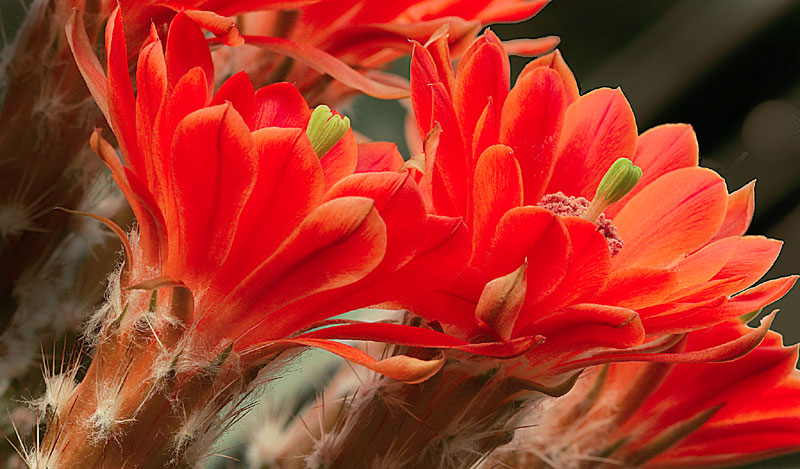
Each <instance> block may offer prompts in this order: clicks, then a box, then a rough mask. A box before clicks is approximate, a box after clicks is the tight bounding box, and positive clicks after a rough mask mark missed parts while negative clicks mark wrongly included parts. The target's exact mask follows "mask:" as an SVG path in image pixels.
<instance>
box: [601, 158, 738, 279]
mask: <svg viewBox="0 0 800 469" xmlns="http://www.w3.org/2000/svg"><path fill="white" fill-rule="evenodd" d="M727 194H728V193H727V191H726V190H725V181H724V180H723V179H722V178H721V177H719V175H718V174H717V173H715V172H713V171H711V170H709V169H705V168H683V169H678V170H676V171H672V172H670V173H667V174H665V175H663V176H661V177H660V178H658V179H656V180H655V181H653V182H652V183H650V184H649V185H647V187H645V188H644V189H643V190H642V191H641V192H639V193H638V194H637V195H636V196H635V197H634V198H633V199H631V200H630V201H629V202H628V203H627V204H626V205H625V207H624V208H623V209H622V211H620V213H619V215H617V216H616V218H614V225H615V226H616V227H617V229H618V231H619V235H620V237H621V238H622V240H623V241H624V242H625V246H624V247H623V248H622V251H621V252H620V253H619V254H618V255H617V256H615V257H614V265H615V266H618V267H623V266H626V267H627V266H636V265H640V266H645V265H647V266H651V267H664V266H667V265H670V264H671V263H672V262H674V261H675V259H677V258H679V257H680V256H683V255H684V254H686V253H688V252H691V251H693V250H695V249H697V248H698V247H700V246H702V245H703V244H705V243H706V242H708V240H709V239H711V237H712V236H713V235H714V233H716V232H717V229H718V228H719V226H720V224H721V223H722V218H723V217H724V216H725V203H726V199H727Z"/></svg>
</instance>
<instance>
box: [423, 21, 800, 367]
mask: <svg viewBox="0 0 800 469" xmlns="http://www.w3.org/2000/svg"><path fill="white" fill-rule="evenodd" d="M443 40H444V39H443V38H441V37H439V38H434V39H433V40H432V41H431V42H430V43H428V45H427V46H422V45H420V44H416V45H415V48H414V55H413V59H412V65H411V90H412V100H413V105H414V117H415V119H416V124H417V127H418V130H419V133H420V135H423V136H425V135H427V136H428V140H429V142H430V141H431V140H433V137H438V141H437V142H436V143H437V145H436V146H435V149H433V148H434V145H432V144H430V143H429V145H428V146H429V148H426V157H427V162H426V164H427V166H428V168H427V171H426V173H425V176H424V180H423V190H424V191H425V192H426V193H427V194H428V206H429V209H430V210H431V211H432V212H433V213H436V214H439V215H447V216H460V217H464V219H465V221H466V223H467V226H468V229H469V232H470V235H471V238H472V255H471V259H470V261H469V267H468V268H467V270H466V271H465V272H464V273H463V274H462V275H461V277H460V278H459V279H458V280H457V281H456V282H455V284H454V285H453V286H451V287H450V288H448V289H446V290H442V291H439V292H437V293H436V294H434V295H428V296H426V297H424V298H422V300H423V303H420V302H419V301H420V299H419V298H417V299H414V301H415V302H416V304H415V306H416V309H415V312H417V313H418V314H420V315H423V316H424V317H426V318H428V319H431V320H436V321H439V322H441V323H442V324H443V325H445V329H446V330H448V331H450V332H452V333H454V334H457V335H459V336H460V337H464V338H472V339H473V340H481V341H485V340H503V341H505V340H509V339H510V338H518V337H523V336H532V335H541V336H544V337H545V339H546V341H545V343H544V344H542V345H541V346H539V347H538V348H536V349H535V350H534V351H533V352H532V353H531V355H529V359H530V362H531V363H530V364H531V367H532V368H533V370H529V373H530V374H529V376H536V375H547V374H550V373H552V372H555V373H556V374H558V373H560V372H564V371H568V370H571V369H577V368H582V367H584V366H586V365H589V364H597V363H603V362H607V361H613V360H620V359H621V360H631V359H646V360H662V359H668V360H681V359H689V357H688V356H684V357H683V358H681V354H679V353H674V354H670V355H669V356H667V355H665V354H653V351H654V350H653V349H654V348H664V346H665V344H668V343H669V337H671V336H674V335H676V334H683V333H686V332H688V331H692V330H697V329H701V328H705V327H709V326H712V325H714V324H717V323H719V322H722V321H725V320H728V319H731V318H734V317H736V316H739V315H742V314H745V313H749V312H751V311H758V310H760V309H761V308H763V307H764V306H766V305H768V304H769V303H771V302H773V301H775V300H776V299H778V298H780V297H781V296H782V295H783V294H785V293H786V291H788V289H789V288H791V286H792V285H793V284H794V282H795V280H796V277H788V278H784V279H779V280H773V281H769V282H765V283H763V284H761V285H759V286H757V287H755V288H751V289H746V288H747V287H749V286H750V285H752V284H753V283H754V282H755V281H756V280H758V279H759V278H760V277H761V276H762V275H763V274H764V273H765V272H766V271H767V270H768V269H769V267H770V266H771V265H772V263H773V262H774V260H775V258H776V257H777V255H778V252H779V250H780V244H781V243H780V242H778V241H775V240H769V239H766V238H763V237H758V236H742V235H743V234H744V232H745V230H746V228H747V226H748V224H749V221H750V218H751V216H752V210H753V185H752V184H750V185H748V186H746V187H744V188H743V189H741V190H739V191H737V192H734V193H733V194H730V195H729V194H728V192H727V191H726V187H725V181H724V180H723V179H722V178H721V177H719V176H718V175H717V174H716V173H714V172H713V171H711V170H708V169H705V168H699V167H697V162H698V156H697V143H696V140H695V137H694V133H693V131H692V129H691V127H689V126H687V125H665V126H660V127H656V128H654V129H651V130H649V131H647V132H645V133H643V134H642V135H640V136H638V135H637V129H636V122H635V120H634V116H633V113H632V111H631V108H630V106H629V105H628V103H627V101H626V100H625V97H624V96H623V95H622V92H621V91H620V90H612V89H607V88H601V89H598V90H594V91H592V92H590V93H587V94H585V95H582V96H581V95H579V93H578V89H577V86H576V82H575V79H574V77H573V76H572V73H571V72H570V70H569V68H568V67H567V65H566V64H565V63H564V61H563V60H562V59H561V55H560V54H559V53H558V52H554V53H552V54H550V55H548V56H545V57H542V58H540V59H537V60H535V61H533V62H532V63H531V64H529V65H528V66H527V67H526V68H525V69H524V70H523V71H522V73H521V74H520V76H519V78H518V80H517V83H516V85H515V86H514V88H513V89H509V63H508V57H507V54H506V52H505V51H504V50H503V45H502V44H501V43H500V41H499V40H498V39H497V38H496V36H495V35H494V34H492V33H491V32H487V33H486V34H484V35H483V36H482V37H481V38H479V39H478V40H476V41H475V42H474V43H473V44H472V45H471V46H470V48H469V50H467V52H466V53H465V54H464V56H463V57H462V59H461V62H460V64H459V67H458V71H457V73H454V72H453V70H452V69H451V68H450V65H449V64H450V59H449V56H448V55H447V48H446V47H444V45H443ZM620 159H627V160H630V161H632V162H633V164H635V165H637V166H638V167H640V168H641V170H640V171H637V170H635V168H634V167H633V166H632V165H631V164H630V161H629V162H628V164H627V166H626V165H625V164H618V165H615V166H614V167H612V163H614V162H615V161H619V162H620V163H622V162H623V161H625V160H620ZM610 167H611V168H610ZM607 172H608V173H609V174H608V175H607V176H606V178H607V179H605V180H604V182H603V183H601V179H603V178H604V175H606V173H607ZM642 173H643V176H642V175H641V174H642ZM626 174H627V176H626ZM626 177H631V178H633V180H631V181H626V179H625V178H626ZM639 177H641V180H639V181H638V184H636V180H638V178H639ZM630 182H632V184H630ZM626 184H627V186H626ZM623 186H624V187H623ZM615 191H616V192H615ZM590 201H591V203H590ZM766 327H768V326H766ZM766 327H764V328H761V329H759V330H758V331H754V332H753V334H754V335H758V334H761V335H763V334H764V333H765V332H766ZM754 340H755V341H754V342H750V343H748V344H745V341H744V340H743V341H739V342H737V344H738V345H739V346H740V347H738V348H737V347H733V344H732V346H731V347H730V348H728V349H725V348H724V347H722V348H718V349H716V350H715V352H714V353H709V355H708V356H707V357H705V358H706V359H711V358H713V357H716V358H723V356H724V357H726V358H732V357H733V356H736V355H737V354H741V353H744V352H745V351H746V350H747V347H741V346H744V345H747V346H748V347H752V346H753V345H754V344H755V343H757V342H758V340H757V339H754ZM637 348H638V349H641V350H637ZM610 349H619V350H621V351H620V352H612V351H610ZM644 349H647V350H646V353H645V350H644ZM734 349H735V350H734ZM723 351H724V353H723Z"/></svg>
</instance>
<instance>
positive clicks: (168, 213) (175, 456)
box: [37, 10, 516, 467]
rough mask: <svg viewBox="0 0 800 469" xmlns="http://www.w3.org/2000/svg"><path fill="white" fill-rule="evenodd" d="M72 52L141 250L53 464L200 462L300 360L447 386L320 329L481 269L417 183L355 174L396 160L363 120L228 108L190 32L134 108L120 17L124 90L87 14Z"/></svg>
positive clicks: (240, 95)
mask: <svg viewBox="0 0 800 469" xmlns="http://www.w3.org/2000/svg"><path fill="white" fill-rule="evenodd" d="M68 38H69V40H70V44H71V47H72V49H73V52H74V54H75V57H76V59H77V62H78V64H79V68H80V70H81V73H82V74H83V76H84V78H85V79H86V82H87V85H88V86H89V89H90V91H91V92H92V94H93V96H94V97H95V100H96V101H97V103H98V105H99V106H100V108H101V110H102V111H103V113H104V114H105V115H106V117H107V120H108V122H109V124H110V126H111V129H112V130H113V132H114V134H115V135H116V137H117V142H118V144H119V148H120V150H121V153H122V157H123V158H122V160H120V158H119V156H118V155H117V153H116V151H115V150H114V148H113V147H112V146H111V145H110V144H109V143H108V142H106V141H105V140H103V139H102V138H101V137H100V133H99V131H98V132H95V134H94V135H93V137H92V139H91V144H92V147H93V148H94V150H95V151H96V152H97V154H98V155H99V156H100V157H101V158H102V159H103V160H104V161H105V163H106V164H107V165H108V167H109V168H110V169H111V173H112V175H113V177H114V180H115V181H116V183H117V185H118V186H119V187H120V189H121V190H122V192H123V194H124V195H125V197H126V198H127V199H128V201H129V202H130V205H131V208H132V209H133V212H134V214H135V216H136V220H137V222H138V230H135V231H134V232H133V233H132V235H131V241H130V242H128V239H127V238H126V236H125V234H124V233H123V232H122V230H121V229H120V228H119V227H117V226H116V225H114V224H113V223H112V222H110V221H108V220H102V221H104V222H105V223H106V224H107V225H108V226H109V227H110V228H112V229H113V230H114V231H115V232H116V233H117V234H118V235H119V236H120V238H121V239H122V240H123V244H124V247H125V264H124V266H123V268H122V270H121V272H120V275H119V279H118V280H115V281H114V282H113V283H112V287H111V293H110V301H109V304H108V305H107V307H106V309H105V310H103V311H101V314H100V315H99V316H98V319H97V321H96V323H95V327H94V331H93V333H94V335H95V336H96V350H95V354H94V359H93V361H92V364H91V366H90V367H89V369H88V370H87V374H86V377H85V378H84V379H83V381H82V382H81V383H80V384H79V385H78V386H77V388H76V389H75V390H74V392H73V394H72V395H71V396H70V398H69V401H68V403H67V405H66V406H64V407H63V408H62V409H60V410H59V411H58V412H56V416H55V419H53V420H52V425H48V433H47V435H46V437H45V442H44V444H43V445H41V447H42V450H41V452H40V453H41V454H47V455H49V456H47V457H48V458H50V459H49V460H50V461H52V462H53V463H54V464H57V465H59V466H65V467H66V466H69V467H77V466H78V465H85V466H87V467H94V466H95V465H97V464H100V463H101V462H102V464H104V465H107V466H108V467H123V466H129V465H132V466H135V467H139V466H140V465H143V464H164V465H167V466H169V465H174V464H177V463H178V462H181V463H183V462H186V461H194V460H196V459H197V458H198V457H200V456H202V454H199V455H198V454H196V453H194V452H193V449H192V448H194V443H195V442H196V441H198V440H202V439H203V438H211V439H213V438H214V437H215V436H216V433H215V432H220V431H222V429H224V426H225V418H233V416H234V415H235V409H237V408H238V407H237V405H236V404H237V402H239V403H240V400H241V398H242V396H243V395H245V394H246V392H247V390H248V389H251V387H252V385H253V383H256V382H257V381H255V378H256V375H257V374H258V372H259V370H261V369H262V368H263V367H264V366H269V365H272V366H280V363H281V361H280V360H278V359H277V358H278V356H279V354H281V353H283V352H285V351H287V350H289V349H293V348H296V347H305V346H311V347H318V348H323V349H326V350H329V351H331V352H333V353H336V354H339V355H341V356H343V357H345V358H347V359H349V360H351V361H353V362H355V363H359V364H362V365H364V366H367V367H369V368H371V369H373V370H376V371H378V372H380V373H383V374H385V375H387V376H391V377H393V378H395V379H398V380H402V381H408V382H416V381H419V380H424V379H426V378H428V377H430V376H431V375H432V374H434V373H435V372H436V371H438V369H439V368H440V367H441V365H442V363H443V358H441V357H433V359H429V360H422V359H418V358H412V357H408V356H393V357H390V358H388V359H385V360H381V361H376V360H375V359H373V358H372V357H370V356H369V355H367V354H365V353H363V352H361V351H360V350H358V349H355V348H352V347H349V346H347V345H345V344H342V343H340V342H336V341H332V340H327V339H326V338H325V337H322V335H320V334H318V333H316V332H315V331H313V330H312V329H315V328H318V327H321V326H324V325H329V324H331V323H333V324H336V323H337V321H335V320H334V321H326V320H327V319H328V318H330V317H331V316H334V315H337V314H339V313H342V312H346V311H349V310H352V309H356V308H359V307H363V306H368V305H371V304H376V303H380V302H382V301H386V300H388V299H391V298H392V296H391V293H392V292H393V291H394V290H395V289H396V288H397V285H401V284H402V285H403V288H406V289H410V290H413V289H418V290H420V291H424V290H425V289H428V288H431V287H435V286H436V285H443V282H447V281H448V279H452V278H453V277H454V276H455V275H456V274H457V273H458V272H459V271H460V270H461V269H462V268H463V264H464V262H465V261H466V259H465V256H464V255H463V253H465V252H466V243H465V242H466V238H465V228H464V226H463V224H462V223H461V222H460V221H459V220H457V219H452V218H447V217H441V216H436V215H428V214H426V213H425V209H424V203H423V201H422V198H421V195H420V194H419V192H418V190H417V187H416V184H415V182H414V179H413V178H412V177H411V175H410V173H409V172H408V171H406V170H402V171H400V172H398V171H383V172H372V173H355V171H356V170H357V169H358V168H359V163H358V159H359V153H360V154H361V157H364V158H365V159H367V160H368V161H370V162H371V163H370V165H369V166H370V169H381V168H380V165H379V164H378V165H376V164H375V161H376V155H377V156H380V157H383V156H384V155H385V154H386V148H385V147H381V146H375V145H372V146H365V147H362V148H361V150H360V151H359V149H358V148H357V146H356V145H355V143H354V139H353V135H352V132H350V130H349V124H348V122H347V121H346V119H345V118H343V117H342V116H340V115H337V114H334V113H333V112H331V111H330V110H329V109H328V108H327V107H325V106H320V107H318V108H317V109H315V110H314V111H313V112H312V111H311V110H310V109H309V108H308V106H307V104H306V102H305V101H304V99H303V98H302V96H301V95H300V94H299V93H298V92H297V90H296V89H295V88H293V87H292V86H291V85H289V84H286V83H278V84H274V85H271V86H268V87H264V88H261V89H259V90H257V91H256V90H254V88H253V86H252V85H251V83H250V81H249V79H248V77H247V76H246V75H244V74H238V75H235V76H233V77H231V78H230V79H229V80H227V81H226V82H225V83H224V84H223V85H222V86H221V88H220V89H219V90H218V91H217V92H216V94H214V95H213V96H212V94H211V91H212V85H213V66H212V62H211V55H210V50H209V46H208V42H207V40H206V39H205V37H204V35H203V33H202V31H201V30H200V28H199V27H198V26H197V25H196V24H195V23H194V22H193V21H192V20H191V19H190V17H189V16H187V15H185V14H182V13H179V14H178V15H176V16H175V18H174V19H173V21H172V23H171V26H170V28H169V32H168V35H167V38H166V44H165V47H164V46H162V42H161V40H160V38H159V36H158V34H157V32H156V30H155V29H153V30H152V31H151V35H150V36H149V38H148V39H147V41H146V42H145V43H144V44H143V46H142V48H141V51H140V52H139V56H138V64H137V67H136V93H134V90H133V86H132V82H131V78H130V75H129V65H128V59H127V57H128V54H127V45H126V39H125V35H124V32H123V21H122V15H121V13H120V10H116V11H115V12H114V13H113V14H112V16H111V18H110V21H109V22H108V26H107V30H106V51H107V61H108V67H107V70H108V71H107V73H104V72H103V69H102V68H101V67H100V66H99V63H98V61H97V59H96V57H95V56H94V55H93V54H92V53H91V46H90V42H89V40H88V38H87V37H86V34H85V31H84V30H83V26H82V23H81V20H80V17H79V16H78V15H77V14H76V15H74V16H73V19H72V22H71V23H70V25H69V27H68ZM386 161H389V162H391V161H392V158H388V159H387V160H386ZM362 169H363V166H362ZM96 218H99V217H96ZM338 322H341V321H338ZM355 326H357V327H358V329H357V330H351V331H349V333H347V334H341V333H340V334H338V335H337V337H336V338H347V339H364V340H383V341H390V342H391V341H394V342H399V343H404V344H407V345H412V346H426V347H441V348H456V349H463V350H465V351H469V352H473V351H480V353H482V354H492V355H499V356H502V355H507V354H510V353H515V352H516V351H515V350H514V348H513V347H506V348H500V349H498V348H496V347H495V348H494V349H487V350H484V348H485V347H484V346H483V345H482V344H478V345H474V344H470V343H468V342H467V341H464V340H461V339H458V338H455V337H452V336H448V335H445V334H441V333H438V332H435V331H430V330H423V329H415V328H411V327H410V326H403V325H395V324H356V325H355ZM412 329H413V330H414V331H415V333H414V334H411V333H410V330H412ZM323 330H324V329H323ZM308 331H311V332H308ZM323 335H324V334H323ZM225 409H227V410H228V411H227V412H222V411H223V410H225ZM151 428H158V429H159V431H158V432H156V434H152V432H151V431H150V430H149V429H151ZM199 447H200V448H207V445H205V446H203V445H200V446H199ZM40 453H37V454H40ZM148 467H149V466H148ZM160 467H161V466H160ZM170 467H171V466H170Z"/></svg>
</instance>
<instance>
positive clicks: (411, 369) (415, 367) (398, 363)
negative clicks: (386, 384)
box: [243, 339, 445, 384]
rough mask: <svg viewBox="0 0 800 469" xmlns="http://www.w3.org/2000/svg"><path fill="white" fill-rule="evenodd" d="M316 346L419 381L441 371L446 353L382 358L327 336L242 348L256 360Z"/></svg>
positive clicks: (401, 378)
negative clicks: (428, 357)
mask: <svg viewBox="0 0 800 469" xmlns="http://www.w3.org/2000/svg"><path fill="white" fill-rule="evenodd" d="M297 346H307V347H315V348H320V349H323V350H327V351H329V352H332V353H335V354H336V355H339V356H340V357H342V358H344V359H345V360H347V361H349V362H352V363H355V364H357V365H361V366H363V367H366V368H369V369H370V370H373V371H376V372H378V373H380V374H382V375H384V376H387V377H389V378H392V379H395V380H397V381H402V382H405V383H409V384H415V383H420V382H422V381H425V380H426V379H428V378H430V377H431V376H433V375H435V374H436V373H438V372H439V370H440V369H441V368H442V366H444V362H445V359H444V357H442V358H440V359H434V360H421V359H419V358H414V357H409V356H406V355H395V356H392V357H389V358H385V359H383V360H380V361H378V360H375V359H374V358H372V357H371V356H369V355H367V354H366V353H364V352H362V351H361V350H358V349H356V348H353V347H350V346H349V345H345V344H341V343H339V342H332V341H330V340H325V339H284V340H277V341H273V342H268V343H266V344H264V345H259V346H254V347H253V348H250V349H248V350H245V351H244V352H243V354H244V358H245V360H254V361H257V360H258V359H259V358H261V357H265V356H273V355H274V354H276V353H278V352H282V351H284V350H287V349H290V348H293V347H297Z"/></svg>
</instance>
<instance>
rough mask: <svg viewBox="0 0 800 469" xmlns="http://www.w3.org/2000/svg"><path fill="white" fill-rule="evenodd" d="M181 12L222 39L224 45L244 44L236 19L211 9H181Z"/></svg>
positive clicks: (235, 45)
mask: <svg viewBox="0 0 800 469" xmlns="http://www.w3.org/2000/svg"><path fill="white" fill-rule="evenodd" d="M206 8H207V7H206ZM183 13H184V14H185V15H186V16H188V17H189V18H191V19H192V21H194V22H195V23H197V24H198V25H200V27H202V28H203V29H205V30H207V31H210V32H211V33H212V34H214V35H215V36H217V37H218V38H220V39H222V41H223V42H224V43H225V44H226V45H228V46H232V47H237V46H241V45H242V44H244V38H243V37H242V36H241V35H240V34H239V30H238V29H237V28H236V21H234V20H232V19H230V18H228V17H226V16H221V15H218V14H216V13H214V12H211V11H202V10H183Z"/></svg>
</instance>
